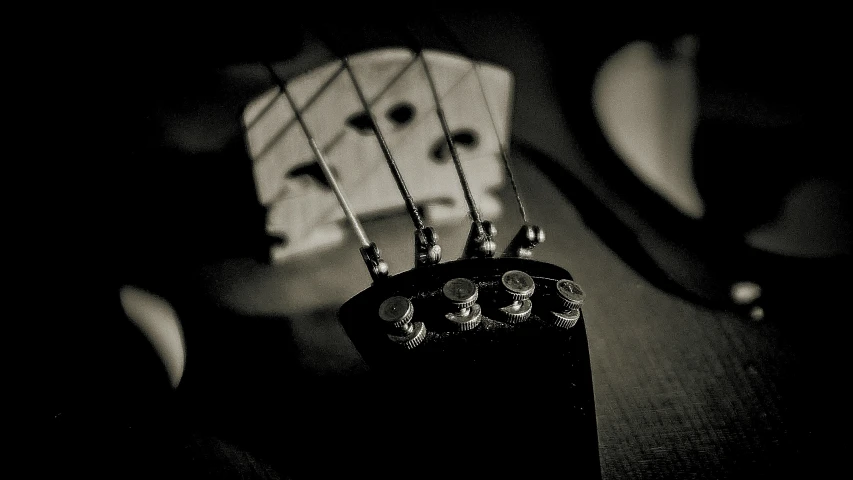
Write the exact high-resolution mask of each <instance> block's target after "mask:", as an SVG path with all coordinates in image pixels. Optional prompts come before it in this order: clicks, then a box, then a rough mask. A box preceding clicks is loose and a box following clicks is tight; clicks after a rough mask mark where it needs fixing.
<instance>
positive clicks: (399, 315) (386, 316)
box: [379, 296, 415, 329]
mask: <svg viewBox="0 0 853 480" xmlns="http://www.w3.org/2000/svg"><path fill="white" fill-rule="evenodd" d="M414 315H415V307H414V306H413V305H412V302H411V301H410V300H409V299H408V298H406V297H400V296H395V297H389V298H386V299H385V301H383V302H382V304H381V305H379V318H380V319H382V321H383V322H385V323H386V324H388V325H390V326H391V327H392V328H393V329H399V328H402V327H404V326H405V325H406V324H408V323H409V322H410V321H412V317H413V316H414Z"/></svg>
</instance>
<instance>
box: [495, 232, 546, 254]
mask: <svg viewBox="0 0 853 480" xmlns="http://www.w3.org/2000/svg"><path fill="white" fill-rule="evenodd" d="M544 241H545V230H542V229H541V228H539V227H538V226H537V225H522V226H521V229H520V230H519V231H518V233H516V234H515V237H513V238H512V241H510V242H509V245H508V246H507V247H506V250H504V253H503V254H502V256H504V257H518V258H530V257H531V256H533V252H532V250H533V247H535V246H536V245H539V244H540V243H542V242H544Z"/></svg>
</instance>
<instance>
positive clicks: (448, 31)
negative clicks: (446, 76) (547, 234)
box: [437, 16, 528, 223]
mask: <svg viewBox="0 0 853 480" xmlns="http://www.w3.org/2000/svg"><path fill="white" fill-rule="evenodd" d="M437 18H438V22H437V23H438V25H439V26H440V27H441V30H442V32H443V33H444V36H445V38H447V39H448V40H449V41H450V42H451V43H452V44H453V46H454V47H455V48H456V49H457V50H459V52H460V53H461V54H462V55H463V56H465V57H466V58H468V59H470V60H471V64H472V65H473V66H474V75H475V76H476V77H477V84H478V85H479V87H480V94H481V95H482V96H483V102H484V103H485V105H486V111H488V113H489V121H490V122H491V124H492V128H493V130H494V132H495V137H497V140H498V148H499V149H500V153H501V158H502V159H503V164H504V168H505V169H506V173H507V175H508V176H509V182H510V185H512V191H513V194H514V195H515V200H516V203H517V204H518V211H519V213H521V218H522V220H523V221H524V223H528V220H527V211H526V210H525V209H524V203H523V202H522V201H521V193H520V192H519V191H518V185H517V184H516V183H515V175H514V174H513V172H512V168H511V167H510V156H509V150H508V149H507V148H506V146H505V145H504V142H503V139H502V138H501V134H500V131H499V130H498V125H497V122H495V117H494V114H493V113H492V107H491V104H490V103H489V99H488V97H487V96H486V89H485V86H484V85H483V79H482V76H481V75H480V66H479V65H478V64H477V62H476V61H474V59H473V57H471V55H470V53H469V52H468V51H467V49H466V48H465V46H464V45H463V44H462V42H461V41H460V40H459V38H458V37H457V36H456V35H455V34H454V33H453V31H452V30H451V29H450V26H449V25H447V23H446V22H445V21H444V19H443V18H441V17H440V16H437Z"/></svg>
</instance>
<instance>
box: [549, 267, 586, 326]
mask: <svg viewBox="0 0 853 480" xmlns="http://www.w3.org/2000/svg"><path fill="white" fill-rule="evenodd" d="M583 299H584V293H583V289H581V286H580V285H578V284H577V283H575V282H573V281H572V280H566V279H563V280H559V281H557V305H556V310H555V311H553V312H551V314H552V317H553V320H554V325H556V326H558V327H561V328H572V327H574V326H575V324H576V323H578V320H579V319H580V317H581V311H580V307H581V305H583Z"/></svg>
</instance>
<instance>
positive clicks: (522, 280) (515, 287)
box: [501, 270, 536, 302]
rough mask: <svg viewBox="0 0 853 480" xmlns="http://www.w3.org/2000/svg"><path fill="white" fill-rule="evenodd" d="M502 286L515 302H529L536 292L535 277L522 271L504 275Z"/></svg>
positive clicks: (513, 271) (509, 272) (511, 271)
mask: <svg viewBox="0 0 853 480" xmlns="http://www.w3.org/2000/svg"><path fill="white" fill-rule="evenodd" d="M501 284H503V286H504V289H505V290H506V293H507V294H509V297H510V298H511V299H512V301H513V302H522V301H524V300H527V299H528V298H530V297H532V296H533V291H534V290H536V283H534V282H533V277H531V276H530V275H528V274H526V273H524V272H522V271H521V270H510V271H508V272H506V273H504V274H503V276H502V277H501Z"/></svg>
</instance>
